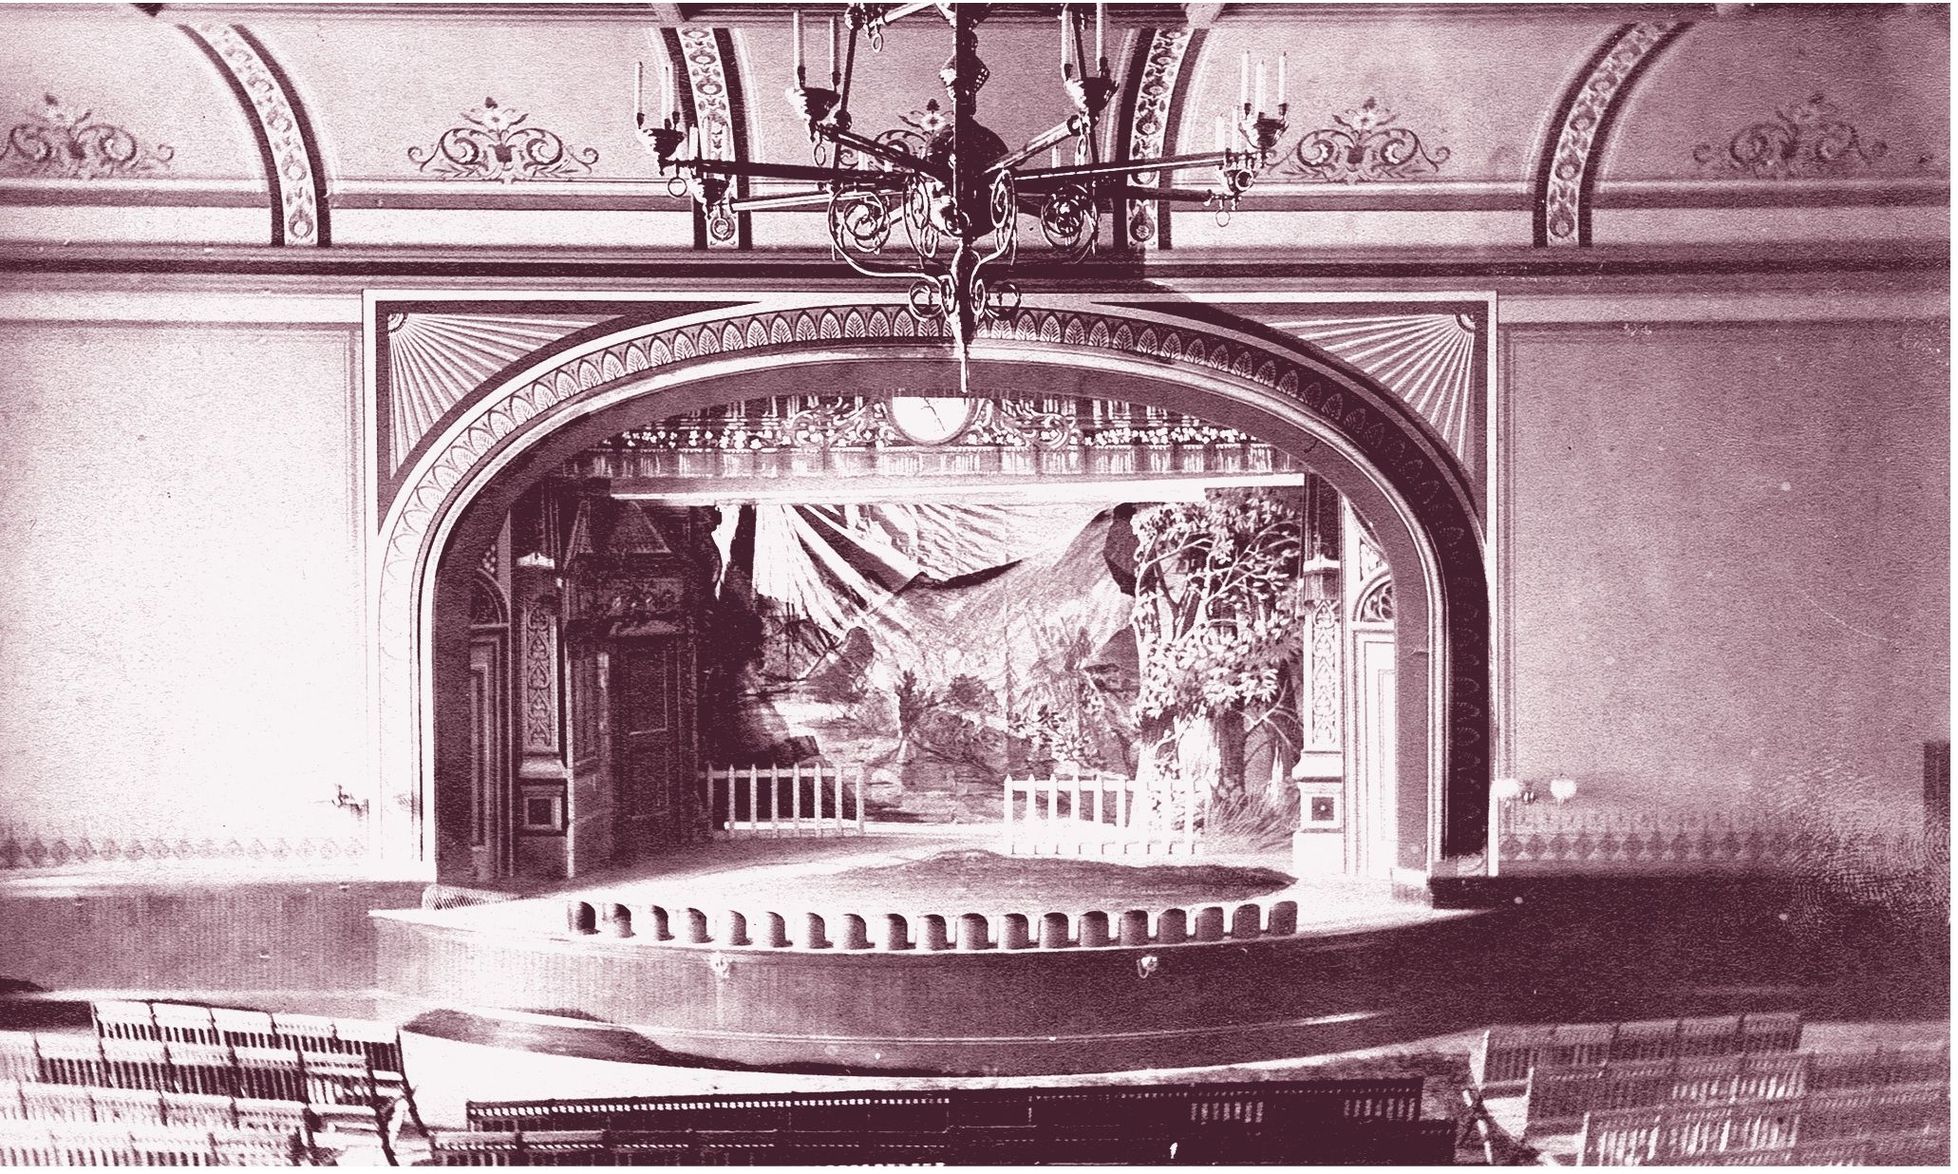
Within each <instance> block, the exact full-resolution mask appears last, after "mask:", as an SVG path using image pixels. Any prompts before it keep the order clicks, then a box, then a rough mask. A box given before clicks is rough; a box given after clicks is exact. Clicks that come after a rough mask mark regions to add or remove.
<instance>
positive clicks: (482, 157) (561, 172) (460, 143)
mask: <svg viewBox="0 0 1958 1174" xmlns="http://www.w3.org/2000/svg"><path fill="white" fill-rule="evenodd" d="M529 119H530V115H529V114H526V113H525V112H523V111H521V110H518V109H516V108H515V107H512V106H504V105H501V104H499V103H498V102H497V100H496V99H495V98H484V99H483V104H482V105H481V106H478V107H477V108H476V109H474V110H465V111H463V112H462V120H463V125H461V126H452V127H450V128H449V129H447V130H445V131H443V132H442V134H441V136H440V137H439V138H437V139H436V140H435V143H434V145H433V146H429V147H410V148H408V160H409V162H411V163H414V164H416V165H417V166H418V167H419V168H420V169H421V170H422V171H426V172H429V173H430V174H433V175H440V176H442V177H444V178H446V179H476V180H492V179H493V180H497V181H499V182H501V183H513V182H515V181H517V180H520V179H526V180H528V179H573V178H576V177H578V176H581V175H588V174H590V172H591V165H592V164H594V163H596V162H598V151H597V150H596V149H594V148H592V147H584V148H580V149H575V150H574V149H572V148H570V147H567V146H565V144H564V140H563V139H562V138H561V137H559V136H558V135H557V134H556V133H555V132H553V131H549V130H545V129H544V128H543V127H539V126H531V125H528V122H529Z"/></svg>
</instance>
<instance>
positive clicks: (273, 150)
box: [184, 24, 328, 245]
mask: <svg viewBox="0 0 1958 1174" xmlns="http://www.w3.org/2000/svg"><path fill="white" fill-rule="evenodd" d="M184 31H185V32H186V33H188V34H189V35H190V36H191V38H192V39H194V40H196V41H197V42H198V43H199V45H200V46H202V47H203V49H204V50H205V52H206V54H208V55H209V56H210V58H211V60H212V61H213V62H215V63H216V64H217V66H218V67H219V68H220V69H221V70H223V71H224V73H225V75H226V77H227V80H229V81H230V83H231V85H232V88H233V89H234V90H235V91H237V93H238V94H239V95H240V96H241V97H243V98H244V99H245V102H246V109H245V113H246V115H247V116H248V117H249V118H250V119H251V120H252V124H253V129H254V131H255V132H256V133H257V135H258V141H259V147H260V151H261V154H262V155H263V157H264V162H265V179H266V183H267V185H268V186H269V188H270V189H271V195H272V243H273V244H275V245H324V244H326V243H327V240H328V233H327V224H326V215H327V212H326V206H325V203H324V201H323V200H322V199H321V193H322V192H323V191H324V190H325V175H324V172H323V169H322V167H321V164H320V160H319V157H318V154H317V151H316V150H315V148H314V145H313V136H312V134H311V132H310V130H308V129H307V127H306V123H305V115H304V114H303V112H302V111H301V108H300V105H299V101H298V98H297V96H296V95H295V94H294V93H293V92H292V91H291V89H290V87H289V86H288V84H287V83H286V80H285V77H284V76H283V75H282V74H281V73H280V72H279V71H278V69H277V68H276V67H275V66H274V65H273V64H272V62H271V60H270V59H269V58H268V57H267V56H266V54H265V52H264V49H263V47H262V46H260V45H259V44H258V42H257V41H256V40H254V39H253V38H252V36H251V35H250V34H249V33H247V32H246V31H245V30H244V29H242V28H240V27H238V26H236V25H224V24H204V25H198V26H196V27H195V28H191V27H188V26H185V27H184Z"/></svg>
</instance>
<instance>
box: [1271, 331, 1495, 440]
mask: <svg viewBox="0 0 1958 1174" xmlns="http://www.w3.org/2000/svg"><path fill="white" fill-rule="evenodd" d="M1279 325H1280V327H1281V328H1282V329H1285V330H1290V331H1292V332H1293V333H1295V334H1297V335H1298V336H1299V337H1300V338H1303V339H1305V340H1306V341H1307V342H1310V343H1313V344H1315V345H1317V346H1321V347H1324V348H1325V349H1326V350H1328V351H1331V352H1332V353H1333V354H1335V355H1337V356H1339V357H1340V358H1342V359H1345V360H1346V361H1347V362H1349V363H1351V364H1353V365H1354V366H1355V367H1358V368H1359V369H1360V370H1362V371H1364V372H1366V373H1367V374H1368V375H1371V376H1372V377H1373V378H1375V379H1377V380H1379V381H1380V383H1381V384H1382V385H1384V386H1385V387H1386V388H1387V390H1389V391H1391V392H1393V393H1394V394H1395V395H1397V396H1399V397H1400V398H1401V399H1402V400H1403V401H1405V402H1406V403H1407V405H1408V406H1409V407H1411V408H1413V409H1414V410H1415V411H1417V412H1419V413H1421V416H1422V417H1423V418H1424V419H1426V420H1427V421H1428V423H1430V424H1432V425H1433V426H1434V429H1435V431H1436V432H1439V433H1440V434H1441V438H1442V440H1444V441H1446V442H1447V444H1448V447H1449V448H1451V449H1453V450H1454V452H1455V455H1456V456H1458V457H1460V458H1462V460H1463V461H1464V462H1467V461H1469V460H1470V458H1471V455H1472V453H1473V450H1472V448H1471V447H1470V444H1469V438H1470V436H1471V434H1472V433H1471V429H1472V428H1473V427H1474V419H1473V417H1474V415H1475V384H1476V380H1475V335H1476V323H1475V319H1473V318H1471V317H1470V316H1469V315H1467V314H1457V313H1441V314H1394V315H1374V316H1368V317H1355V318H1307V319H1301V320H1298V321H1293V322H1283V323H1280V324H1279Z"/></svg>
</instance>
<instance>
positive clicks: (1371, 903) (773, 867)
mask: <svg viewBox="0 0 1958 1174" xmlns="http://www.w3.org/2000/svg"><path fill="white" fill-rule="evenodd" d="M997 847H998V833H997V831H996V830H995V829H993V828H990V827H987V826H985V825H972V826H962V825H937V826H931V827H923V828H921V827H919V826H918V825H890V826H888V827H887V828H878V827H877V826H876V825H872V827H871V829H870V831H869V832H868V833H867V834H865V835H863V836H854V835H852V836H844V837H829V838H820V839H818V838H790V837H781V838H775V837H767V836H762V837H748V838H742V839H730V840H716V841H713V842H710V843H706V844H700V845H694V846H689V847H685V848H680V849H676V850H674V851H673V852H671V853H670V854H668V855H665V856H663V857H661V858H659V859H657V860H654V861H647V862H642V863H640V864H637V865H634V866H631V867H627V868H619V869H610V870H606V871H604V872H600V873H596V874H593V875H589V876H585V877H579V878H577V879H575V880H568V881H558V882H550V883H544V884H535V885H531V886H528V887H526V888H525V889H522V890H518V891H519V892H520V893H521V896H520V898H519V899H518V900H514V901H508V902H501V903H494V904H487V905H471V906H466V907H462V908H457V909H449V910H442V911H439V912H438V911H426V912H424V913H422V914H421V916H423V917H426V918H428V919H429V920H431V921H435V922H438V923H441V924H445V925H451V926H456V927H464V926H466V927H469V928H475V929H491V928H516V927H520V926H521V927H529V928H536V927H539V926H557V925H561V924H562V916H561V914H559V913H558V912H557V910H558V909H560V908H561V907H562V906H563V905H564V903H565V902H568V901H580V900H583V901H590V902H592V903H594V904H598V903H601V902H604V903H612V902H616V903H621V904H627V905H632V906H646V905H660V906H663V907H665V908H667V909H669V910H675V909H685V908H696V909H701V910H705V911H710V912H711V911H715V910H720V909H727V908H769V909H774V910H778V911H782V912H795V911H801V910H837V909H849V910H852V911H856V912H859V913H862V914H864V915H867V916H868V915H878V914H884V913H900V914H907V915H914V916H915V915H919V914H925V913H938V914H942V915H946V916H952V917H955V916H957V915H958V914H961V913H968V912H976V913H995V912H1023V913H1027V914H1030V915H1033V916H1036V917H1037V916H1038V915H1040V914H1043V913H1049V912H1055V913H1067V914H1075V913H1080V912H1085V911H1089V910H1103V911H1107V912H1110V913H1111V914H1115V913H1119V912H1121V911H1122V910H1126V909H1148V910H1160V909H1165V908H1171V907H1181V908H1185V909H1195V908H1197V907H1200V906H1204V905H1224V906H1226V907H1229V906H1231V905H1233V904H1235V903H1239V902H1244V901H1250V900H1258V901H1261V902H1269V901H1274V900H1284V899H1290V900H1293V901H1296V902H1297V903H1298V906H1299V914H1298V931H1299V932H1300V933H1302V934H1312V933H1329V932H1345V931H1354V930H1367V929H1379V928H1386V927H1393V926H1403V925H1414V924H1419V923H1423V922H1428V921H1433V920H1446V919H1450V918H1453V917H1458V916H1461V914H1459V913H1457V912H1452V911H1447V910H1437V909H1433V908H1430V907H1429V906H1427V905H1426V904H1424V903H1421V902H1417V901H1410V900H1400V899H1396V898H1395V896H1394V895H1393V892H1392V889H1391V886H1390V885H1389V884H1388V882H1386V881H1378V880H1354V879H1346V878H1323V879H1312V880H1299V879H1296V878H1294V877H1292V876H1291V875H1290V873H1289V872H1288V871H1287V869H1288V868H1289V866H1290V864H1291V861H1290V858H1289V855H1288V854H1285V853H1262V854H1259V853H1253V852H1238V853H1232V854H1220V855H1205V856H1199V857H1196V858H1194V859H1192V858H1185V857H1178V858H1176V859H1175V862H1173V863H1172V862H1170V861H1168V860H1166V859H1165V858H1163V857H1135V856H1131V857H1127V858H1118V857H1112V856H1110V857H1096V856H1044V855H1043V856H1007V855H1004V854H1001V853H1000V852H998V851H997V850H996V849H997ZM546 904H547V905H549V906H550V907H551V912H549V913H548V914H545V913H543V912H541V911H540V909H539V906H540V905H546ZM397 916H399V915H397Z"/></svg>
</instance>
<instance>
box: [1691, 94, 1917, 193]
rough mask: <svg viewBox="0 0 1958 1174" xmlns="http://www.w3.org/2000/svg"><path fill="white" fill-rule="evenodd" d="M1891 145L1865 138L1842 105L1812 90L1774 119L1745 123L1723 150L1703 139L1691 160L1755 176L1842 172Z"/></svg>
mask: <svg viewBox="0 0 1958 1174" xmlns="http://www.w3.org/2000/svg"><path fill="white" fill-rule="evenodd" d="M1889 150H1890V148H1889V146H1888V145H1887V144H1885V143H1882V142H1880V141H1876V140H1871V141H1868V142H1866V141H1864V139H1863V137H1862V134H1861V132H1859V131H1858V130H1857V129H1856V127H1855V125H1854V124H1852V123H1850V122H1849V120H1848V119H1846V118H1844V117H1843V116H1842V110H1841V108H1840V107H1838V106H1836V104H1835V103H1833V102H1831V101H1829V100H1828V99H1827V98H1824V97H1823V96H1822V95H1821V94H1813V95H1810V96H1809V98H1808V100H1807V101H1804V102H1791V103H1789V104H1788V105H1786V106H1783V107H1782V108H1781V109H1779V110H1777V111H1775V112H1774V117H1773V118H1771V119H1764V120H1763V121H1760V122H1751V123H1749V124H1747V125H1746V126H1743V127H1741V128H1740V129H1739V130H1737V131H1735V132H1734V135H1733V137H1732V138H1731V139H1729V140H1728V141H1727V145H1726V147H1725V148H1724V149H1722V148H1719V147H1716V146H1714V145H1713V144H1712V143H1701V144H1700V145H1699V146H1697V147H1694V148H1693V159H1694V160H1695V161H1696V162H1698V163H1699V164H1700V166H1702V167H1710V168H1717V169H1722V170H1725V171H1728V172H1734V173H1739V174H1742V175H1750V176H1753V177H1754V178H1756V179H1791V178H1796V179H1799V178H1811V177H1816V176H1831V175H1841V174H1843V173H1845V172H1848V171H1852V170H1854V169H1856V168H1857V167H1860V166H1862V165H1864V164H1868V163H1874V162H1876V161H1877V160H1878V159H1881V158H1883V156H1884V155H1886V154H1887V153H1889Z"/></svg>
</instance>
